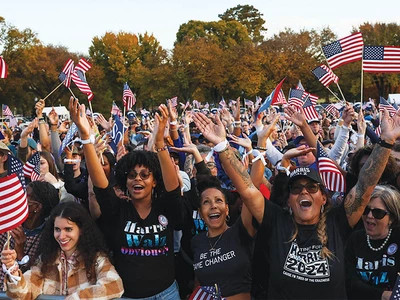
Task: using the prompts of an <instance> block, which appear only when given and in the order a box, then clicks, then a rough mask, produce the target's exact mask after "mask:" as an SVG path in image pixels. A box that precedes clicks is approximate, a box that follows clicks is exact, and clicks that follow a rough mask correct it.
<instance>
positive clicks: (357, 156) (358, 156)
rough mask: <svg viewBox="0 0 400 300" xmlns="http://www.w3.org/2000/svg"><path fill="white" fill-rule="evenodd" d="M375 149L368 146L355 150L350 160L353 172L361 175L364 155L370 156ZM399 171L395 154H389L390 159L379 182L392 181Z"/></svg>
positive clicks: (351, 171)
mask: <svg viewBox="0 0 400 300" xmlns="http://www.w3.org/2000/svg"><path fill="white" fill-rule="evenodd" d="M373 149H374V147H369V146H366V147H363V148H361V149H358V150H357V151H356V152H354V154H353V156H352V158H351V161H350V173H351V174H353V175H355V176H357V177H358V176H359V174H360V171H361V168H362V166H360V161H361V160H362V158H363V157H364V156H370V155H371V153H372V150H373ZM397 172H398V167H397V164H396V160H395V159H394V157H393V156H389V160H388V162H387V164H386V167H385V170H384V171H383V173H382V176H381V178H380V179H379V182H380V183H382V182H390V181H391V180H393V178H394V177H395V176H396V174H397Z"/></svg>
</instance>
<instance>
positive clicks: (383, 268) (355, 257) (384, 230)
mask: <svg viewBox="0 0 400 300" xmlns="http://www.w3.org/2000/svg"><path fill="white" fill-rule="evenodd" d="M362 220H363V223H364V229H365V230H360V231H356V232H354V233H353V234H352V235H351V236H350V238H349V241H348V242H347V245H346V277H347V295H348V297H349V298H350V299H390V296H391V294H392V290H393V287H394V285H395V282H396V278H397V273H398V272H399V271H400V250H399V244H400V231H399V225H400V193H399V192H398V191H397V190H395V189H394V188H391V187H390V186H382V185H378V186H376V188H375V189H374V192H373V193H372V196H371V200H370V201H369V203H368V205H367V207H366V208H365V210H364V213H363V216H362Z"/></svg>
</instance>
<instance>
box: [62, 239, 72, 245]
mask: <svg viewBox="0 0 400 300" xmlns="http://www.w3.org/2000/svg"><path fill="white" fill-rule="evenodd" d="M70 241H71V239H69V240H66V241H60V240H59V242H60V244H61V245H63V246H64V245H66V244H68V243H69V242H70Z"/></svg>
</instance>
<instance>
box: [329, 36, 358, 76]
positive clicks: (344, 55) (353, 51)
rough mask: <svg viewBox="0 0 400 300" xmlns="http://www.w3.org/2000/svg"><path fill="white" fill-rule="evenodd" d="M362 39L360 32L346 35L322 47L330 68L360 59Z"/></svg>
mask: <svg viewBox="0 0 400 300" xmlns="http://www.w3.org/2000/svg"><path fill="white" fill-rule="evenodd" d="M363 46H364V41H363V37H362V34H361V32H357V33H354V34H352V35H349V36H346V37H344V38H342V39H340V40H337V41H335V42H333V43H330V44H328V45H326V46H323V47H322V51H323V52H324V54H325V57H326V60H327V62H328V64H329V66H330V67H331V69H332V70H334V69H336V68H338V67H340V66H342V65H345V64H348V63H351V62H353V61H358V60H361V59H362V53H363Z"/></svg>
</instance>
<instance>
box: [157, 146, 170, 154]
mask: <svg viewBox="0 0 400 300" xmlns="http://www.w3.org/2000/svg"><path fill="white" fill-rule="evenodd" d="M165 150H168V147H167V145H164V147H161V148H156V152H157V153H159V152H161V151H165Z"/></svg>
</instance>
